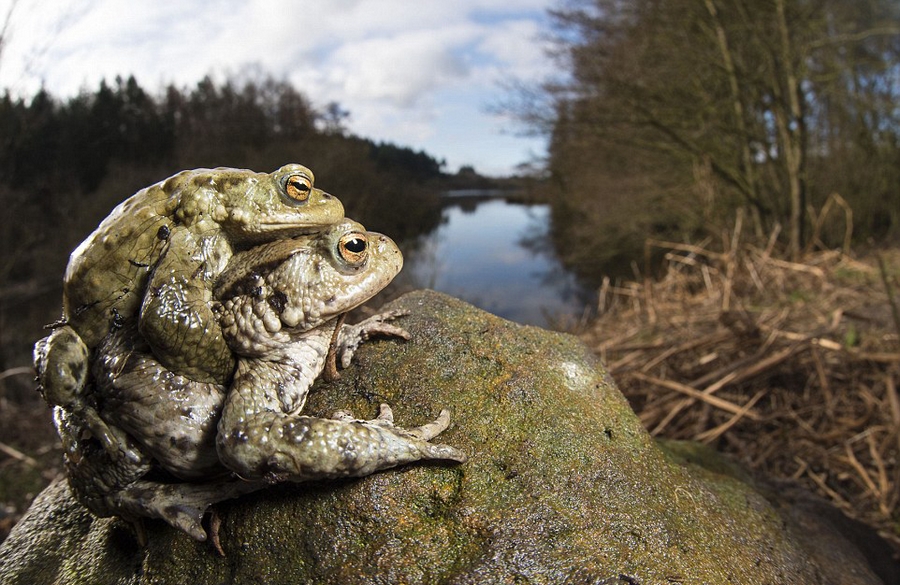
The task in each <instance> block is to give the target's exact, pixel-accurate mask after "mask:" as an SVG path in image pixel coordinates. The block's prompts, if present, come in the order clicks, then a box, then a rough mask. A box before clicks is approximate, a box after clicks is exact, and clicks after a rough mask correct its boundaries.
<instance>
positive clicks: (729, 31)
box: [529, 0, 900, 256]
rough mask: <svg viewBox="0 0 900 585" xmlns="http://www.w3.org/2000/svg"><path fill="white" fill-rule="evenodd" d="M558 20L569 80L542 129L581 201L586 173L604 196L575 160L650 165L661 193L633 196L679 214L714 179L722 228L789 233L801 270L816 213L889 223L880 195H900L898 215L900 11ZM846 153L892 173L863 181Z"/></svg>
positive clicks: (606, 3) (596, 12) (814, 8)
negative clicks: (834, 206) (839, 211)
mask: <svg viewBox="0 0 900 585" xmlns="http://www.w3.org/2000/svg"><path fill="white" fill-rule="evenodd" d="M553 16H554V20H555V23H556V27H557V28H556V38H557V41H558V42H557V50H558V54H559V55H560V56H561V60H562V63H563V66H564V68H565V69H566V71H567V72H568V73H569V74H570V77H569V79H568V81H566V82H565V83H559V82H556V83H552V84H547V85H546V86H545V87H544V93H545V94H546V95H550V96H551V97H552V98H553V100H554V103H555V106H554V107H553V109H552V117H553V119H552V120H550V123H549V124H547V120H546V119H545V120H542V121H541V122H542V123H543V124H545V125H547V126H549V127H550V128H552V141H551V145H552V146H551V153H550V165H551V169H555V170H556V175H557V176H558V177H559V178H560V180H561V184H564V185H565V186H567V188H570V189H571V188H572V186H573V185H578V184H579V179H578V177H577V176H575V175H577V174H578V173H582V174H584V175H592V176H594V178H595V180H594V183H596V168H592V169H584V170H579V169H578V168H577V167H573V165H572V161H573V159H575V158H578V157H579V155H577V154H576V153H577V152H584V153H586V156H587V158H592V159H594V160H599V161H601V162H600V163H599V164H601V165H602V164H603V162H602V161H603V160H604V159H605V160H620V159H621V158H622V157H623V156H629V157H639V158H641V159H643V162H644V164H643V165H641V167H642V168H641V169H640V170H641V172H648V169H649V173H650V174H651V176H652V175H656V180H655V181H650V182H649V183H648V184H647V187H648V189H649V191H647V192H644V193H635V194H634V195H635V196H637V197H643V198H644V199H645V200H646V201H654V200H656V199H657V198H658V194H659V193H661V191H660V185H665V186H667V188H668V191H667V192H666V199H667V200H668V202H670V203H671V202H676V203H677V204H678V205H680V206H681V207H682V208H689V207H690V200H691V198H694V199H696V193H697V192H698V184H697V183H698V180H702V181H704V182H706V183H709V182H710V181H712V182H713V183H714V185H713V188H712V189H705V191H704V192H713V193H716V194H717V195H716V201H715V202H714V204H715V205H717V206H718V209H717V211H718V213H719V214H720V215H723V216H727V215H730V212H729V211H728V210H729V209H730V206H731V205H732V204H733V203H734V202H737V203H738V204H740V205H743V206H746V207H749V208H750V209H751V210H752V211H753V217H755V219H756V226H757V229H758V231H759V232H764V231H768V230H770V229H772V228H773V227H774V226H775V225H776V224H780V225H784V226H786V227H787V228H788V229H787V233H788V235H789V241H788V249H789V252H790V253H791V254H792V255H794V256H796V255H798V254H800V252H801V251H802V250H803V248H804V244H805V240H806V234H805V229H806V226H807V225H808V223H809V220H808V218H807V214H808V210H809V205H810V204H811V203H812V204H818V205H821V204H822V201H823V200H824V198H825V197H826V196H827V195H828V194H829V193H830V192H831V191H833V190H840V191H841V192H842V193H843V194H844V196H845V198H846V199H847V200H848V201H850V202H851V203H852V204H856V203H855V198H857V197H858V198H860V199H858V200H859V201H862V200H863V199H865V200H866V203H865V205H864V207H865V206H869V207H871V209H870V210H868V215H866V213H863V214H857V216H856V217H857V218H865V217H870V218H874V217H875V216H876V215H877V213H876V211H877V206H878V202H877V201H875V200H874V199H871V198H869V197H870V196H869V195H868V194H867V189H871V188H877V189H878V191H879V193H881V194H882V195H881V197H882V199H883V197H884V196H885V195H888V194H891V193H892V195H890V196H892V197H893V198H894V201H893V204H894V206H895V207H900V201H897V192H898V191H900V176H898V174H897V173H896V172H895V171H892V170H891V169H890V168H887V165H888V164H889V161H890V160H891V158H892V157H893V158H894V160H896V156H897V155H898V149H900V146H898V145H900V112H898V110H897V109H896V105H895V104H896V103H897V101H898V99H900V83H898V81H900V80H898V64H900V34H898V33H900V5H898V4H897V3H896V2H893V1H892V0H863V1H861V2H858V3H846V2H840V1H838V0H633V1H625V0H573V1H572V2H570V3H568V4H566V5H565V7H564V8H563V9H560V10H558V11H555V12H554V13H553ZM531 113H532V112H529V114H531ZM862 151H865V152H867V153H868V156H867V157H865V156H863V155H862V154H861V153H862ZM848 152H852V153H853V156H852V157H850V158H852V159H854V160H855V161H856V163H855V164H857V165H858V164H859V161H861V160H865V161H866V163H867V164H869V165H883V166H882V167H881V168H878V169H874V168H870V169H868V170H867V171H866V172H865V173H860V171H859V170H858V169H854V168H852V167H850V166H848V165H850V164H851V163H849V161H848V159H847V157H846V156H844V157H842V155H845V154H846V153H848ZM593 166H595V167H596V164H594V165H593ZM893 167H896V164H895V162H894V163H893ZM839 168H840V169H842V170H844V171H846V172H843V173H841V172H839V171H838V170H837V169H839ZM698 169H706V171H703V172H698ZM634 170H635V169H634V165H621V164H612V165H609V168H608V169H607V172H608V173H609V174H610V175H615V174H621V173H622V172H626V171H627V172H632V171H634ZM564 175H565V176H564ZM841 175H843V176H844V177H852V178H853V180H854V181H855V182H853V181H850V180H849V179H847V180H845V182H844V183H842V182H841V179H840V177H839V176H841ZM872 176H879V177H881V179H880V180H881V184H878V185H876V183H875V181H874V180H872V179H871V177H872ZM607 178H608V179H612V176H610V177H607ZM885 181H886V182H885ZM589 184H590V182H587V183H586V184H585V185H584V188H590V187H589V186H588V185H589ZM890 186H892V188H893V191H891V187H890ZM707 187H708V185H707ZM596 191H597V190H596V189H594V192H595V193H596ZM573 195H574V194H573V193H572V192H569V193H567V194H566V198H567V199H571V198H572V197H573ZM591 196H594V195H590V194H586V195H585V197H591ZM867 198H868V199H867ZM609 203H610V204H611V205H615V204H616V202H615V201H610V202H609ZM884 203H885V202H884V201H882V204H884ZM645 207H646V208H652V206H645ZM704 211H705V213H706V214H707V215H709V213H708V211H709V210H704ZM682 221H683V218H682ZM872 221H873V222H874V221H875V220H874V219H873V220H872ZM647 223H650V224H654V223H655V224H659V223H660V222H658V221H653V220H649V221H648V222H647ZM664 223H665V225H671V223H670V222H668V221H667V222H664ZM897 227H900V226H895V229H896V228H897ZM862 233H865V230H863V231H862Z"/></svg>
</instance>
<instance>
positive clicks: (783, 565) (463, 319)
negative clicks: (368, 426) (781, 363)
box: [0, 291, 883, 585]
mask: <svg viewBox="0 0 900 585" xmlns="http://www.w3.org/2000/svg"><path fill="white" fill-rule="evenodd" d="M389 308H401V309H404V308H405V309H408V310H410V311H411V314H410V315H409V316H408V317H404V318H403V320H402V321H401V323H402V324H403V326H404V327H406V328H407V329H408V330H409V331H410V333H411V334H412V339H411V340H410V341H408V342H400V341H396V340H382V341H374V342H370V343H368V344H366V345H365V346H364V347H363V348H362V349H361V350H360V351H359V352H358V354H357V356H356V363H355V365H354V366H352V367H351V368H349V369H348V370H345V371H344V374H343V376H342V378H341V379H340V380H338V381H336V382H332V383H329V384H325V383H320V384H319V385H317V386H316V388H315V389H314V391H313V394H312V396H311V397H310V402H309V405H308V406H307V408H306V409H305V412H306V413H309V414H318V415H320V416H327V415H329V414H330V413H331V412H333V411H335V410H338V409H349V410H351V411H352V412H353V413H354V414H355V415H356V416H359V417H361V418H371V417H373V416H374V415H375V414H376V413H377V408H378V404H379V403H380V402H387V403H389V404H390V405H391V406H392V407H393V409H394V415H395V417H396V420H397V424H399V425H401V426H405V427H412V426H415V425H418V424H422V423H424V422H427V421H430V420H432V419H433V418H434V417H435V416H436V415H437V413H438V411H439V410H440V409H441V408H445V407H446V408H450V409H451V412H452V420H453V424H452V426H451V428H450V429H449V430H447V431H445V432H444V433H443V434H442V435H440V436H439V437H438V438H437V439H436V440H437V441H438V442H444V443H448V444H451V445H454V446H455V447H458V448H460V449H462V450H463V451H465V452H466V453H467V454H468V455H469V458H470V459H469V461H468V462H467V463H465V464H463V465H441V464H429V465H411V466H407V467H404V468H400V469H394V470H388V471H385V472H382V473H378V474H376V475H373V476H370V477H367V478H363V479H359V480H352V481H341V482H321V483H314V484H298V485H295V484H292V485H280V486H275V487H273V488H271V489H269V490H266V491H263V492H260V493H258V494H254V495H252V496H248V497H244V498H241V499H238V500H234V501H231V502H228V503H224V504H221V505H219V506H217V513H218V516H219V518H220V519H221V521H222V523H221V529H220V535H221V540H222V546H223V548H224V550H225V553H226V556H225V557H224V558H223V557H220V556H219V555H218V554H216V553H215V552H214V551H213V549H212V548H211V546H210V545H209V544H206V543H200V542H196V541H193V540H191V539H190V538H188V537H187V536H185V535H184V534H181V533H180V532H177V531H175V530H173V529H171V528H169V527H168V526H166V525H165V524H163V523H161V522H147V523H146V528H147V536H148V544H147V546H146V547H141V546H139V545H138V543H137V541H136V540H135V538H134V536H133V534H132V532H131V530H130V527H129V526H128V525H127V524H125V523H123V522H121V521H118V520H115V519H96V518H93V517H92V516H91V515H90V514H89V513H87V512H86V511H85V510H84V509H83V508H82V507H81V506H79V505H78V504H77V503H76V502H75V501H74V500H73V499H72V497H71V495H70V494H69V491H68V489H67V487H66V486H65V484H64V483H63V484H56V485H53V486H50V487H49V488H47V490H45V491H44V492H43V493H42V494H41V495H40V496H39V497H38V499H37V500H36V501H35V503H34V505H33V506H32V508H31V509H30V510H29V512H28V514H27V515H26V517H25V518H23V520H22V521H21V522H20V523H19V524H18V525H17V526H16V527H15V529H14V530H13V532H12V534H11V535H10V536H9V538H8V539H7V540H6V541H5V542H4V543H3V545H2V547H0V583H4V584H6V585H18V584H22V585H24V584H29V585H31V584H41V583H59V584H61V585H82V584H88V583H90V584H113V583H115V584H162V583H165V584H174V583H191V584H221V583H252V584H262V583H266V584H274V583H334V584H338V583H340V584H352V583H410V584H411V583H460V584H462V583H471V584H481V583H593V584H617V583H623V584H625V583H630V584H635V583H640V584H651V583H661V584H663V583H712V584H724V583H754V584H763V583H773V584H774V583H810V584H830V583H835V584H837V583H842V584H857V583H859V584H863V583H882V582H883V581H882V580H881V579H879V578H878V577H877V576H876V575H875V574H874V573H873V572H872V571H871V569H870V568H869V566H868V565H867V563H866V560H865V559H864V558H863V556H862V555H861V554H860V552H859V550H858V549H857V548H856V547H855V546H854V545H853V544H852V543H850V542H849V541H848V540H847V539H845V538H844V536H842V534H841V533H840V532H839V531H838V530H834V529H832V528H831V527H830V526H828V525H823V524H825V523H824V522H823V521H822V518H821V517H820V516H819V515H815V517H813V518H811V517H810V515H809V514H806V515H803V514H802V513H801V516H800V517H799V518H798V517H797V514H798V512H797V511H796V509H795V508H789V507H786V506H785V505H784V504H783V503H781V502H774V503H773V501H770V499H773V500H774V498H775V496H772V493H771V492H770V491H766V490H763V491H760V490H758V489H756V488H754V487H752V485H751V484H750V483H748V482H747V481H745V480H744V479H743V478H742V477H741V475H740V473H735V472H734V471H733V470H732V469H731V468H730V467H729V466H728V465H727V463H726V462H724V461H723V460H721V459H719V458H717V457H716V456H715V455H714V454H710V453H709V452H706V451H703V450H700V451H699V452H698V451H697V450H696V449H695V448H694V447H690V446H685V445H674V446H661V445H660V444H658V443H657V442H655V441H654V440H653V439H652V438H651V437H650V436H649V435H648V434H647V432H646V431H645V430H644V429H643V428H642V427H641V424H640V422H639V420H638V418H637V417H636V416H635V414H634V413H633V412H632V410H631V409H630V408H629V406H628V403H627V402H626V400H625V399H624V397H623V396H622V395H621V394H620V393H619V391H618V390H617V389H616V387H615V385H614V384H613V381H612V380H611V379H610V378H609V376H608V375H607V374H606V372H605V371H604V369H603V367H602V365H601V364H599V363H598V362H597V360H596V358H594V357H593V356H592V355H591V353H590V351H589V350H588V349H587V348H586V347H585V346H584V345H583V344H582V343H581V342H579V341H578V340H577V339H576V338H574V337H571V336H568V335H563V334H557V333H551V332H548V331H545V330H542V329H538V328H534V327H524V326H519V325H516V324H513V323H510V322H507V321H504V320H502V319H499V318H497V317H494V316H492V315H489V314H488V313H485V312H483V311H480V310H478V309H476V308H474V307H472V306H470V305H467V304H465V303H463V302H461V301H458V300H456V299H453V298H451V297H447V296H444V295H440V294H437V293H433V292H428V291H419V292H415V293H411V294H409V295H406V296H404V297H402V298H401V299H398V301H396V302H394V303H392V304H391V306H390V307H389ZM698 453H700V454H701V455H702V457H701V456H700V455H698ZM701 460H702V461H701ZM709 461H713V462H714V463H713V464H712V465H711V464H709ZM701 462H702V463H703V464H702V465H701V464H700V463H701ZM767 498H769V499H767ZM788 510H790V511H788ZM812 525H814V526H815V531H816V532H815V534H810V532H809V530H810V528H809V527H810V526H812Z"/></svg>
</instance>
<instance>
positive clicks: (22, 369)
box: [0, 366, 34, 380]
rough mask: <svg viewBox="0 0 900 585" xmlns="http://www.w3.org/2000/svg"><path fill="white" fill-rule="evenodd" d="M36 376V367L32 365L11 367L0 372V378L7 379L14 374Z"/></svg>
mask: <svg viewBox="0 0 900 585" xmlns="http://www.w3.org/2000/svg"><path fill="white" fill-rule="evenodd" d="M24 375H29V376H34V368H32V367H31V366H19V367H16V368H9V369H6V370H3V371H2V372H0V380H5V379H7V378H11V377H12V376H24Z"/></svg>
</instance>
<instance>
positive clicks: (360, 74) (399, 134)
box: [0, 0, 556, 175]
mask: <svg viewBox="0 0 900 585" xmlns="http://www.w3.org/2000/svg"><path fill="white" fill-rule="evenodd" d="M555 4H556V2H554V0H517V1H516V0H454V1H452V2H451V1H448V0H412V1H411V0H367V1H366V0H306V1H298V0H294V1H289V0H180V1H174V0H156V1H153V2H151V1H144V2H137V1H125V0H0V19H4V18H5V16H6V15H7V14H8V13H9V10H10V8H11V7H12V13H11V18H10V24H9V28H8V31H7V41H8V42H6V43H5V46H4V49H3V53H2V55H0V89H3V90H6V89H8V90H9V91H10V92H12V93H13V94H14V95H24V96H28V95H31V94H33V93H34V91H35V90H36V89H37V88H39V87H40V86H41V85H43V86H44V87H46V88H47V89H48V90H49V91H50V92H51V93H53V94H55V95H58V96H63V97H67V96H70V95H74V94H75V93H77V92H78V91H79V90H80V89H83V88H87V89H96V87H97V84H98V83H99V81H100V79H101V78H104V77H105V78H107V79H109V80H112V79H113V78H115V76H116V75H122V76H127V75H131V74H133V75H134V76H135V77H136V78H137V80H138V82H139V83H140V84H141V86H142V87H144V88H145V89H147V90H149V91H157V90H159V89H161V88H162V87H163V86H164V85H166V84H168V83H175V84H176V85H179V86H190V85H193V84H195V83H196V82H197V81H198V80H200V79H201V78H202V77H203V76H204V75H207V74H212V75H213V77H214V78H216V79H219V80H222V79H224V78H225V77H226V76H229V75H254V74H259V73H260V72H264V73H270V74H272V75H274V76H275V77H277V78H282V79H287V80H289V81H291V82H292V83H293V84H294V85H295V87H297V88H298V89H300V90H301V91H302V92H303V93H304V94H306V95H307V97H309V98H310V99H311V100H312V101H313V103H314V104H316V105H320V106H322V105H325V104H327V103H328V102H331V101H337V102H339V103H340V104H341V105H342V106H343V107H344V108H345V109H347V110H349V111H350V114H351V117H350V119H349V122H348V126H349V128H350V130H351V131H352V132H354V133H356V134H359V135H361V136H365V137H367V138H371V139H374V140H384V141H390V142H395V143H397V144H401V145H405V146H411V147H413V148H416V149H424V150H426V151H427V152H428V153H430V154H432V155H433V156H435V157H437V158H439V159H445V160H446V161H447V170H448V171H450V172H453V171H455V170H456V169H457V168H458V167H459V166H461V165H472V166H474V167H475V168H476V169H477V170H478V171H480V172H482V173H485V174H489V175H500V174H506V173H509V172H511V171H513V170H514V168H515V166H516V165H517V164H519V163H522V162H528V161H530V160H533V159H534V158H540V157H542V156H543V155H544V153H545V149H546V145H545V140H543V139H542V138H537V137H524V136H522V135H521V130H522V129H521V128H520V127H518V126H517V125H516V124H515V123H514V122H512V121H510V120H508V119H504V118H503V117H502V116H499V115H497V114H496V113H493V111H492V109H491V108H492V106H496V105H497V104H499V103H501V102H502V101H503V100H504V99H505V98H506V90H505V89H504V83H506V82H509V81H511V80H519V81H525V82H529V81H536V80H539V79H542V78H544V77H546V76H548V75H549V74H550V73H551V72H552V70H553V63H552V61H551V60H550V58H549V57H548V56H547V55H546V51H545V45H544V43H543V42H542V40H541V35H542V33H543V32H544V31H545V22H546V10H547V9H548V8H551V7H552V6H554V5H555ZM0 24H2V20H0ZM299 162H302V161H299Z"/></svg>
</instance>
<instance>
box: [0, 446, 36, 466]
mask: <svg viewBox="0 0 900 585" xmlns="http://www.w3.org/2000/svg"><path fill="white" fill-rule="evenodd" d="M0 451H2V452H3V453H5V454H6V455H8V456H9V457H12V458H13V459H18V460H19V461H21V462H22V463H24V464H26V465H28V466H29V467H34V468H39V467H40V464H39V463H38V462H37V461H35V460H34V459H33V458H32V457H29V456H28V455H26V454H25V453H22V452H21V451H19V450H18V449H16V448H14V447H10V446H9V445H7V444H6V443H0Z"/></svg>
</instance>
